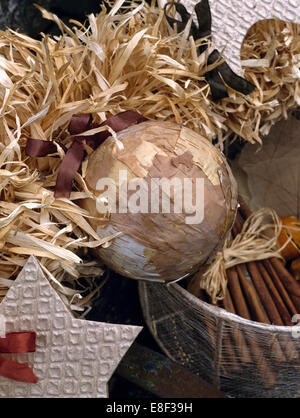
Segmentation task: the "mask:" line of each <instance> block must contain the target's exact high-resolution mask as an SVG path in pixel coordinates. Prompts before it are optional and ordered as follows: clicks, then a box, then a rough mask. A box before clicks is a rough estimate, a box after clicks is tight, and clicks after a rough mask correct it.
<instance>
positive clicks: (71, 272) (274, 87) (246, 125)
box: [0, 0, 300, 309]
mask: <svg viewBox="0 0 300 418" xmlns="http://www.w3.org/2000/svg"><path fill="white" fill-rule="evenodd" d="M122 3H123V1H120V0H119V1H116V2H114V5H113V6H112V8H111V10H110V12H108V11H107V10H106V9H105V8H104V7H102V9H101V10H100V13H99V14H98V15H97V16H94V15H90V16H89V17H88V21H87V24H86V27H84V26H83V25H82V24H81V23H79V22H76V21H72V22H71V24H73V25H74V28H72V29H70V28H69V27H67V26H66V25H65V24H64V23H63V22H62V21H60V20H59V19H58V18H57V17H56V16H55V15H53V14H52V13H48V12H47V11H45V10H43V9H41V11H42V14H43V16H44V18H46V19H50V20H53V21H55V22H56V23H57V24H58V26H59V27H60V29H61V32H62V35H61V36H60V37H54V38H52V37H50V36H48V35H43V36H42V39H41V40H35V39H32V38H30V37H28V36H26V35H24V34H21V33H17V32H15V31H12V30H7V31H5V32H3V31H2V32H0V95H1V104H0V112H1V118H0V133H1V136H0V138H1V139H0V147H1V155H0V164H1V167H0V180H1V200H0V208H1V209H0V225H1V231H0V245H1V248H2V251H1V254H0V272H1V273H0V289H1V290H0V292H1V293H0V297H1V295H2V296H3V295H5V293H6V290H7V288H8V287H9V286H10V284H11V280H13V279H14V278H15V277H16V275H17V274H18V272H19V271H20V269H21V268H22V266H23V265H24V264H25V262H26V260H27V258H28V256H29V255H31V254H33V255H35V256H36V257H38V258H39V260H40V262H41V265H42V267H43V269H44V271H45V272H46V273H47V275H48V277H49V278H51V279H52V280H53V281H54V282H55V283H56V285H57V286H58V290H60V291H61V292H62V293H63V294H64V295H65V297H66V298H67V299H66V300H68V303H70V304H71V305H72V306H71V307H72V308H74V309H83V308H86V307H89V306H90V298H91V297H92V295H93V294H94V293H95V292H96V290H97V286H96V287H93V286H91V288H90V287H89V286H88V296H86V297H85V298H84V299H83V300H81V301H79V302H78V303H75V302H74V297H75V296H76V294H77V291H76V290H73V289H70V287H72V286H73V284H74V282H76V281H77V280H78V279H79V277H81V276H82V274H83V271H84V272H85V274H87V275H88V276H89V277H92V276H95V277H96V276H99V275H101V274H102V273H103V271H104V270H103V266H101V265H99V264H98V262H97V261H95V260H92V261H88V262H87V261H85V263H87V264H83V267H84V268H82V263H83V259H85V257H86V256H87V255H88V251H89V249H90V248H96V247H97V246H100V245H103V244H105V243H106V242H107V241H108V240H111V239H113V237H108V238H107V240H103V239H100V237H99V236H98V235H97V233H95V231H94V230H93V229H92V228H91V227H90V224H89V223H88V219H89V217H90V215H89V213H88V212H87V211H85V210H83V209H82V208H81V207H80V205H79V203H80V200H81V199H85V198H87V197H91V193H90V192H89V190H88V189H87V187H86V184H85V173H86V167H87V158H88V157H87V158H86V160H85V161H84V162H83V164H82V167H81V171H80V172H79V173H77V174H76V177H75V181H74V184H73V190H72V193H71V196H70V199H54V194H53V190H54V186H55V182H56V177H57V171H58V167H59V165H60V162H61V160H62V159H63V157H64V155H65V151H64V149H65V148H68V147H69V146H70V144H71V143H72V137H71V136H70V133H69V131H68V125H69V122H70V119H71V117H72V115H74V114H77V113H91V114H92V115H93V118H94V121H95V123H97V124H99V123H101V122H103V121H104V120H105V119H106V118H107V117H109V116H111V115H114V114H116V113H118V112H121V111H125V110H131V109H136V110H138V111H139V112H140V113H141V114H143V115H144V116H145V117H147V118H148V119H150V120H151V119H152V120H155V119H157V120H168V121H173V122H177V123H180V124H182V125H184V126H187V127H189V128H192V129H194V130H195V131H197V132H199V133H200V134H202V135H204V136H206V137H207V138H208V140H210V141H211V140H213V139H214V138H215V137H217V139H218V144H219V146H220V148H223V143H224V141H225V140H226V138H227V137H229V136H230V135H231V134H232V133H234V134H235V135H240V136H241V137H242V138H244V139H246V140H248V141H251V142H255V141H257V142H261V133H266V132H267V131H268V129H269V126H270V124H271V123H274V122H275V121H276V120H278V119H280V118H281V117H282V116H284V115H285V114H286V112H287V109H289V108H292V107H295V106H296V105H297V103H298V101H299V93H298V90H299V89H298V83H299V81H298V78H297V77H298V75H297V74H298V72H297V71H296V69H297V68H298V67H297V65H298V64H297V62H298V61H297V57H298V54H299V53H300V46H299V45H300V44H299V42H297V39H299V33H298V31H297V30H298V29H297V28H296V27H295V26H294V25H290V24H286V25H285V27H284V31H283V32H284V37H283V38H282V37H281V38H280V37H279V38H278V41H276V43H274V42H273V43H272V40H271V39H270V36H269V35H266V34H265V32H264V30H262V31H259V32H258V33H257V35H255V36H254V35H253V34H252V35H251V37H250V38H249V42H248V40H247V42H248V43H247V42H246V46H245V48H244V58H245V54H247V56H246V58H247V59H248V58H249V59H250V58H251V59H252V58H255V59H260V58H261V57H264V55H265V53H267V51H269V52H268V58H269V61H268V63H269V64H270V67H269V69H268V68H266V67H267V65H266V62H265V61H264V62H263V67H257V65H258V61H255V63H254V62H253V61H251V65H255V68H254V69H253V70H251V71H248V72H247V78H248V79H249V80H251V82H253V83H254V84H255V85H256V86H257V89H256V91H255V92H253V93H252V94H251V95H250V96H247V97H246V96H243V95H241V94H239V93H237V92H234V91H233V90H230V89H229V93H230V95H229V97H228V98H226V99H224V100H223V101H222V102H219V103H214V102H213V101H212V100H211V95H210V90H209V85H208V83H207V82H206V80H205V77H204V75H205V73H206V72H207V71H209V70H211V69H212V68H213V67H214V66H216V65H217V64H216V63H215V64H213V65H212V66H207V65H206V60H207V53H208V52H207V53H204V54H201V55H200V56H198V55H197V47H198V46H199V45H200V44H201V43H203V42H206V40H205V39H204V40H199V41H196V42H195V41H194V40H193V39H192V38H189V39H187V34H188V31H187V32H186V31H184V32H183V33H180V34H177V33H176V31H174V30H173V29H172V28H170V26H169V25H168V24H167V22H166V20H165V19H164V12H163V10H162V9H161V8H155V7H154V6H151V7H150V6H147V5H145V4H143V3H142V4H139V5H136V4H132V5H131V6H130V7H129V8H127V9H126V8H125V9H124V10H123V11H122V12H121V11H120V7H121V6H122ZM264 28H265V29H266V27H264ZM280 28H281V26H280ZM277 29H279V24H276V25H275V29H272V30H274V31H275V33H276V36H277V34H278V31H277ZM257 37H259V39H257ZM279 43H280V44H279ZM270 44H272V45H273V48H271V51H272V54H273V55H272V54H271V52H270ZM283 49H284V51H285V52H284V51H283ZM298 49H299V51H298ZM278 50H280V53H281V54H282V55H280V54H278V53H277V51H278ZM288 51H289V52H288ZM264 58H265V57H264ZM281 63H282V65H281ZM260 64H261V63H260ZM247 65H249V63H247ZM261 65H262V64H261ZM278 66H279V67H280V68H279V72H277V70H278V69H277V67H278ZM278 99H280V100H281V102H280V104H279V102H278V101H277V100H278ZM28 138H38V139H42V140H48V141H55V144H56V146H57V152H56V153H54V154H53V155H50V156H46V157H43V158H37V159H36V158H29V157H28V156H26V154H25V146H26V141H27V139H28ZM86 151H87V156H88V155H89V152H90V150H89V149H88V148H87V149H86ZM87 267H88V268H87ZM91 282H92V280H91ZM66 283H67V284H66ZM92 289H93V290H92ZM86 290H87V289H85V291H86Z"/></svg>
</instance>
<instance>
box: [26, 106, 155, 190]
mask: <svg viewBox="0 0 300 418" xmlns="http://www.w3.org/2000/svg"><path fill="white" fill-rule="evenodd" d="M146 120H147V119H146V118H144V116H142V115H141V114H140V113H138V112H135V111H133V110H126V111H125V112H121V113H118V114H117V115H114V116H111V117H110V118H108V119H106V120H105V121H104V122H103V123H101V124H100V125H96V124H93V122H92V115H91V114H83V113H79V114H76V115H73V116H72V118H71V121H70V124H69V132H70V134H71V135H74V138H73V142H72V145H71V146H70V148H69V149H68V150H67V149H66V148H65V147H64V146H63V144H61V143H60V144H59V145H60V146H62V147H63V148H64V150H65V151H66V155H65V157H64V158H63V160H62V162H61V164H60V167H59V170H58V175H57V180H56V186H55V193H54V197H55V198H60V197H66V198H69V197H70V194H71V190H72V183H73V180H74V177H75V174H76V172H77V171H78V170H79V168H80V165H81V163H82V161H83V159H84V156H85V149H84V141H85V143H86V144H87V145H88V146H89V147H91V148H92V149H94V150H95V149H96V148H97V147H98V146H99V145H100V144H102V142H103V141H104V140H105V139H106V138H108V137H109V136H110V135H111V134H110V132H109V131H102V132H98V133H97V134H95V135H90V136H84V135H80V134H81V133H83V132H85V131H89V130H91V129H95V128H98V127H101V126H104V125H107V126H109V127H110V128H112V129H113V130H114V131H115V132H119V131H122V130H123V129H126V128H128V127H129V126H130V125H133V124H134V123H141V122H144V121H146ZM56 151H57V147H56V145H55V143H54V142H52V141H44V140H42V139H33V138H29V139H28V140H27V144H26V148H25V152H26V155H28V156H30V157H45V156H46V155H49V154H54V153H55V152H56Z"/></svg>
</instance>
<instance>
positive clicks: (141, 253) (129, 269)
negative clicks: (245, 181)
mask: <svg viewBox="0 0 300 418" xmlns="http://www.w3.org/2000/svg"><path fill="white" fill-rule="evenodd" d="M85 180H86V184H87V186H88V188H89V189H90V191H92V192H93V193H94V196H95V199H92V198H90V199H86V200H85V201H84V202H83V206H84V207H85V208H86V209H87V210H88V211H89V212H90V214H91V215H92V217H91V221H90V222H91V225H92V226H93V227H94V229H95V230H97V232H98V234H99V235H100V237H103V238H105V237H107V236H112V235H117V236H115V237H114V238H113V239H112V240H111V241H110V242H109V245H104V246H102V247H98V248H97V249H96V250H95V251H96V254H97V256H99V257H100V258H101V259H102V260H103V261H104V263H105V264H106V265H107V266H108V267H110V268H111V269H112V270H114V271H115V272H117V273H119V274H121V275H123V276H127V277H130V278H134V279H141V280H151V281H159V282H167V281H171V280H176V279H179V278H181V277H184V276H186V275H188V274H190V273H193V272H195V271H196V270H197V269H198V268H199V266H201V265H202V264H203V263H205V262H206V261H207V260H208V259H209V258H210V257H211V256H212V255H213V254H214V252H215V251H217V250H218V249H219V248H220V247H221V246H222V245H223V243H224V239H225V237H226V234H227V233H228V231H229V230H230V229H231V226H232V224H233V221H234V218H235V214H236V210H237V187H236V182H235V179H234V178H233V175H232V173H231V170H230V167H229V165H228V164H227V162H226V159H225V157H224V156H223V154H222V153H221V152H220V151H219V150H218V149H217V148H216V147H214V146H213V145H212V144H211V143H210V142H209V141H208V140H207V139H206V138H204V137H203V136H201V135H199V134H198V133H196V132H194V131H193V130H191V129H189V128H185V127H182V126H180V125H178V124H176V123H173V122H166V121H145V122H142V123H139V124H135V125H132V126H130V127H129V128H127V129H124V130H122V131H120V132H118V133H117V134H116V135H114V136H111V137H109V138H107V139H106V140H105V142H104V143H103V144H102V145H101V146H100V147H99V148H98V149H96V151H94V152H93V153H92V154H91V155H90V157H89V161H88V166H87V171H86V177H85ZM105 216H106V219H107V221H106V223H105V225H104V223H103V219H104V218H105Z"/></svg>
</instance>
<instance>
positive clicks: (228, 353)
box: [197, 288, 240, 374]
mask: <svg viewBox="0 0 300 418" xmlns="http://www.w3.org/2000/svg"><path fill="white" fill-rule="evenodd" d="M197 297H198V298H199V299H200V300H202V301H203V302H207V299H208V298H207V295H206V293H205V291H204V290H202V289H200V288H199V289H198V291H197ZM205 324H206V329H207V332H208V334H209V337H210V340H211V346H212V347H216V334H215V332H214V331H213V329H212V326H211V324H210V323H209V322H208V320H207V319H205ZM222 343H223V344H222V358H221V368H222V371H223V373H224V374H229V373H230V372H232V370H238V369H239V368H240V367H239V364H238V362H237V359H236V355H235V352H234V348H233V341H232V340H231V338H230V336H229V335H225V336H223V341H222ZM226 358H227V359H229V361H230V371H229V370H228V369H227V367H226V366H227V365H228V364H226V363H228V361H226Z"/></svg>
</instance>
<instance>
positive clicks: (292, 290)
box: [270, 257, 300, 313]
mask: <svg viewBox="0 0 300 418" xmlns="http://www.w3.org/2000/svg"><path fill="white" fill-rule="evenodd" d="M270 262H271V263H272V265H273V266H274V268H275V270H276V272H277V274H278V276H279V278H280V280H281V281H282V283H283V285H284V286H285V288H286V290H287V291H288V292H289V294H290V297H291V299H292V301H293V303H294V305H295V307H296V309H297V310H298V313H300V284H299V283H298V282H297V280H296V279H295V278H294V277H293V276H292V275H291V274H290V272H289V271H288V270H287V269H286V268H285V267H284V264H283V262H282V261H281V260H279V259H278V258H276V257H272V258H271V259H270Z"/></svg>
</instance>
